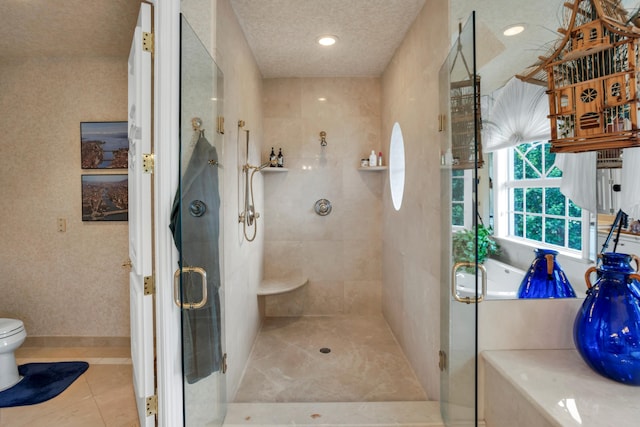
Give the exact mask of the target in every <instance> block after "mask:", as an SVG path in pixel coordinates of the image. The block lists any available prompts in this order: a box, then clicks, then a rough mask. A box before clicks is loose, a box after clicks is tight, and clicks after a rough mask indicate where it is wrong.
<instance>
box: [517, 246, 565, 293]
mask: <svg viewBox="0 0 640 427" xmlns="http://www.w3.org/2000/svg"><path fill="white" fill-rule="evenodd" d="M533 252H534V253H535V254H536V257H535V259H534V260H533V262H532V263H531V267H529V270H527V273H526V274H525V276H524V278H523V279H522V282H521V283H520V287H519V288H518V298H575V297H576V293H575V292H574V290H573V287H572V286H571V283H569V279H567V276H566V275H565V274H564V271H562V268H560V264H558V262H557V261H556V255H558V252H557V251H553V250H551V249H534V251H533Z"/></svg>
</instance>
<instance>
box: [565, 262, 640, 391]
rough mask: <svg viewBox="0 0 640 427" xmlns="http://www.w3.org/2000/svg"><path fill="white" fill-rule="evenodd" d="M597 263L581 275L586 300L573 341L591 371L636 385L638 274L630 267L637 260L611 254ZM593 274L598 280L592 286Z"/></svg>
mask: <svg viewBox="0 0 640 427" xmlns="http://www.w3.org/2000/svg"><path fill="white" fill-rule="evenodd" d="M600 260H601V262H600V265H599V266H598V267H597V268H596V267H591V268H589V269H588V270H587V272H586V274H585V280H586V282H587V287H588V289H587V297H586V299H585V300H584V302H583V303H582V307H581V308H580V310H579V311H578V314H577V316H576V320H575V322H574V325H573V340H574V342H575V344H576V348H577V349H578V352H579V353H580V355H581V356H582V358H583V359H584V361H585V362H586V363H587V365H589V366H590V367H591V368H592V369H593V370H594V371H596V372H598V373H599V374H600V375H603V376H605V377H607V378H610V379H612V380H614V381H618V382H621V383H625V384H630V385H640V275H638V274H637V273H636V272H635V270H634V268H633V267H632V265H631V262H632V261H633V260H635V261H636V263H637V264H638V263H640V261H639V259H638V257H636V256H635V255H628V254H620V253H613V252H609V253H604V254H602V255H601V258H600ZM636 267H637V266H636ZM593 272H597V277H598V279H597V280H596V282H595V283H594V284H593V286H592V285H591V281H590V275H591V273H593Z"/></svg>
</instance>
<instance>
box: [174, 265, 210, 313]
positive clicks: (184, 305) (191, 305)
mask: <svg viewBox="0 0 640 427" xmlns="http://www.w3.org/2000/svg"><path fill="white" fill-rule="evenodd" d="M183 273H189V274H191V273H197V274H199V275H200V276H201V277H202V300H200V301H198V302H181V301H180V277H181V276H182V274H183ZM208 298H209V297H208V295H207V272H206V270H205V269H204V268H202V267H183V268H179V269H177V270H176V272H175V273H174V275H173V301H174V302H175V303H176V305H177V306H178V307H180V308H181V309H183V310H196V309H198V308H202V307H204V305H205V304H206V303H207V300H208Z"/></svg>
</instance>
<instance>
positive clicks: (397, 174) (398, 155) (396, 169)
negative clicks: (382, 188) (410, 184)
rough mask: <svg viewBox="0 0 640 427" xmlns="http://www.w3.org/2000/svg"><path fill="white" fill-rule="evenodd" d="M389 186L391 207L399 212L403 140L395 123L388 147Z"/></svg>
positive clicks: (402, 172) (402, 174)
mask: <svg viewBox="0 0 640 427" xmlns="http://www.w3.org/2000/svg"><path fill="white" fill-rule="evenodd" d="M389 184H390V186H391V200H392V201H393V207H394V208H395V210H397V211H399V210H400V206H402V196H403V195H404V140H403V139H402V130H401V129H400V124H399V123H398V122H395V123H394V124H393V129H392V130H391V144H390V145H389Z"/></svg>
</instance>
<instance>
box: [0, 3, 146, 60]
mask: <svg viewBox="0 0 640 427" xmlns="http://www.w3.org/2000/svg"><path fill="white" fill-rule="evenodd" d="M139 4H140V3H139V2H137V1H135V0H102V1H96V0H91V1H87V0H0V58H6V57H28V56H125V57H127V56H128V55H129V47H130V46H131V38H132V36H133V30H134V27H135V23H136V20H137V16H138V5H139Z"/></svg>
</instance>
